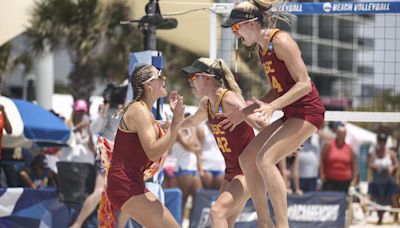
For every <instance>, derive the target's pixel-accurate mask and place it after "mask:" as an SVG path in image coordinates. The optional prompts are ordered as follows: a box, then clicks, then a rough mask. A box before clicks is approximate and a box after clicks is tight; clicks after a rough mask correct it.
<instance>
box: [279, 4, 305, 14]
mask: <svg viewBox="0 0 400 228" xmlns="http://www.w3.org/2000/svg"><path fill="white" fill-rule="evenodd" d="M277 10H278V11H285V12H289V13H301V12H303V5H302V4H295V3H294V4H293V3H292V4H282V5H279V6H278V9H277Z"/></svg>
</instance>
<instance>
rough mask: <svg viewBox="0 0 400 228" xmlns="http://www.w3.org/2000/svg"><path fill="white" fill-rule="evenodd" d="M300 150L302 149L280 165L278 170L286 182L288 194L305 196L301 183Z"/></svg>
mask: <svg viewBox="0 0 400 228" xmlns="http://www.w3.org/2000/svg"><path fill="white" fill-rule="evenodd" d="M299 150H300V148H299V149H298V150H296V151H295V152H294V153H293V154H292V155H290V156H288V157H286V158H284V159H282V160H281V161H279V163H278V168H279V171H280V172H281V174H282V176H283V179H284V181H285V184H286V191H287V193H288V194H292V193H295V194H296V195H303V191H302V190H301V189H300V182H299V159H298V154H299V152H298V151H299Z"/></svg>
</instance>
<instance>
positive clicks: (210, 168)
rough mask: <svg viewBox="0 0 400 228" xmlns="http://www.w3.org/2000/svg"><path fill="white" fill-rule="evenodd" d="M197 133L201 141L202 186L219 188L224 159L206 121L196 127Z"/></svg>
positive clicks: (223, 173)
mask: <svg viewBox="0 0 400 228" xmlns="http://www.w3.org/2000/svg"><path fill="white" fill-rule="evenodd" d="M197 135H198V137H199V141H200V143H201V167H202V169H203V175H201V182H202V186H203V188H205V189H216V190H218V189H220V187H221V184H222V182H223V181H224V175H225V171H224V170H225V161H224V157H223V156H222V154H221V152H220V151H219V148H218V146H217V143H216V142H215V138H214V136H213V134H212V132H211V126H210V123H209V122H208V121H206V123H205V124H203V125H201V126H200V127H199V128H198V131H197Z"/></svg>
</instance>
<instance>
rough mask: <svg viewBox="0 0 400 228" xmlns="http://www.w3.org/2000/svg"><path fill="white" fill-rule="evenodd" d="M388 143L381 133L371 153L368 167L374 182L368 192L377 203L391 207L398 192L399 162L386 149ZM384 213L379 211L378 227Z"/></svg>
mask: <svg viewBox="0 0 400 228" xmlns="http://www.w3.org/2000/svg"><path fill="white" fill-rule="evenodd" d="M386 141H387V135H386V134H385V133H379V134H378V135H377V142H378V145H377V147H376V148H372V150H371V151H370V155H369V159H368V167H369V168H370V169H371V171H372V182H371V183H370V184H369V187H368V192H369V194H370V195H371V198H372V199H373V200H375V201H376V202H377V203H379V204H383V205H385V204H386V205H387V204H389V205H390V204H391V203H394V202H393V200H392V197H393V196H394V195H395V194H396V193H397V192H398V188H397V186H396V180H395V172H396V169H397V167H398V161H397V158H396V154H395V153H394V152H393V151H392V150H389V149H388V148H386ZM384 212H385V211H383V210H378V222H377V224H378V225H380V224H382V219H383V214H384Z"/></svg>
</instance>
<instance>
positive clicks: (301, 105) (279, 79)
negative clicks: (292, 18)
mask: <svg viewBox="0 0 400 228" xmlns="http://www.w3.org/2000/svg"><path fill="white" fill-rule="evenodd" d="M278 32H279V29H274V30H272V31H271V33H270V36H269V39H268V40H267V45H266V47H267V48H266V49H265V50H264V51H261V49H260V51H259V53H258V55H259V58H260V61H261V64H262V65H263V67H264V71H265V74H266V75H268V78H269V79H270V80H271V84H272V88H273V89H274V90H275V92H276V93H277V94H278V95H279V96H282V95H283V94H285V93H286V92H287V91H289V89H290V88H292V87H293V86H294V84H295V83H296V82H295V81H294V80H293V78H292V76H291V75H290V73H289V70H288V69H287V67H286V65H285V63H284V62H283V61H282V60H280V59H279V58H278V57H277V56H276V54H275V52H274V48H273V45H272V40H273V39H274V37H275V35H276V34H277V33H278ZM310 83H311V87H312V90H311V91H310V92H309V93H308V94H306V95H305V96H304V97H302V98H300V99H298V100H297V101H295V102H294V103H292V104H290V105H288V106H286V107H284V108H283V109H282V111H283V112H284V113H288V114H289V113H298V114H319V113H324V112H325V108H324V104H323V103H322V100H321V98H320V97H319V94H318V91H317V88H316V87H315V85H314V83H313V82H312V81H311V80H310Z"/></svg>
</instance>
